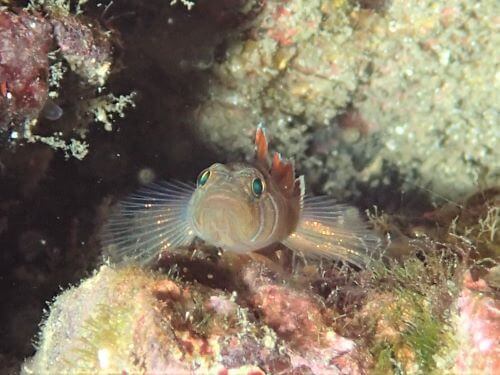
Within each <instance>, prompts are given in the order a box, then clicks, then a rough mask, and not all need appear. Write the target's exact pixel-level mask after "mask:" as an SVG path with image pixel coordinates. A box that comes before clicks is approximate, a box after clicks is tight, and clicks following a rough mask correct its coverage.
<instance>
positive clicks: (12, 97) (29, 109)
mask: <svg viewBox="0 0 500 375" xmlns="http://www.w3.org/2000/svg"><path fill="white" fill-rule="evenodd" d="M51 31H52V27H51V25H50V23H49V22H47V20H45V19H44V18H43V17H42V16H41V15H39V14H29V13H27V12H25V11H20V12H19V13H17V14H15V13H12V12H9V11H5V10H3V9H1V8H0V129H2V128H4V129H5V128H7V127H8V126H9V125H10V124H12V123H17V124H22V123H23V121H24V120H26V119H36V118H37V117H38V113H39V112H40V111H41V110H42V108H43V106H44V104H45V101H46V100H47V94H48V76H49V59H48V56H47V55H48V53H49V51H50V50H51V49H52V34H51Z"/></svg>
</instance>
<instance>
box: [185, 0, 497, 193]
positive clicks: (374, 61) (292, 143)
mask: <svg viewBox="0 0 500 375" xmlns="http://www.w3.org/2000/svg"><path fill="white" fill-rule="evenodd" d="M365 5H366V4H365ZM373 8H374V9H376V10H373V9H366V7H365V8H356V7H353V6H352V4H351V3H350V2H348V1H333V2H332V1H322V0H312V1H309V0H308V1H305V0H292V1H287V2H286V3H284V2H282V1H277V0H276V1H275V0H271V1H266V2H264V3H263V5H262V9H261V14H260V16H259V17H258V18H257V19H256V21H255V22H254V23H253V24H252V25H251V26H250V27H249V28H250V31H249V32H248V33H246V34H245V36H246V38H244V39H243V40H240V41H238V42H235V43H233V45H232V46H231V47H230V48H229V50H228V57H227V60H226V61H224V62H223V63H220V64H217V65H216V66H215V67H214V69H213V77H212V82H211V86H210V89H209V94H208V98H207V100H206V102H205V104H203V105H201V107H200V108H199V110H198V112H197V116H196V117H195V120H196V122H197V127H198V131H199V133H200V134H201V135H202V137H203V139H206V140H207V143H209V144H215V145H216V146H217V147H220V148H221V149H222V150H223V151H224V152H232V153H241V151H242V150H248V148H249V145H248V144H247V143H246V142H245V139H246V138H247V137H248V136H249V134H250V133H251V131H252V129H253V128H254V127H255V124H258V123H264V124H265V125H266V126H268V127H269V128H270V130H271V134H273V140H274V141H275V142H276V144H277V147H278V148H280V149H281V151H282V152H283V153H285V154H287V155H290V156H293V157H294V158H295V159H296V160H297V161H298V165H299V167H300V170H301V171H302V172H304V173H305V174H306V176H307V180H308V182H309V183H311V184H313V185H314V186H315V187H318V188H320V189H321V190H323V191H327V192H329V193H334V194H335V195H336V196H339V197H342V196H343V197H346V196H351V195H354V196H358V195H359V190H358V188H359V186H360V185H368V186H370V187H372V188H374V187H376V186H378V185H388V184H390V183H393V182H394V181H392V180H391V175H390V172H389V171H390V170H395V171H396V172H397V173H398V174H400V175H402V177H403V179H405V180H407V181H408V182H407V183H406V187H407V188H415V184H417V185H424V186H426V187H429V188H430V189H431V190H433V191H434V192H436V193H437V194H440V195H443V196H446V197H448V198H450V197H451V198H452V199H455V198H457V197H460V196H462V195H463V194H468V193H471V192H472V191H474V190H475V188H476V186H477V185H478V184H482V186H484V185H488V184H494V183H498V181H499V179H500V175H499V171H500V165H499V160H500V154H499V151H498V148H497V147H496V146H495V142H496V139H497V138H498V137H499V131H500V128H499V125H498V124H499V117H498V109H499V107H498V103H499V102H500V98H499V96H498V95H499V94H498V93H499V92H500V90H499V85H500V81H499V77H498V64H499V61H500V60H499V54H498V48H496V45H498V43H499V42H500V41H499V34H498V33H497V32H496V29H497V28H498V19H497V17H496V14H497V13H498V4H497V2H496V1H494V0H488V1H484V2H481V3H480V4H479V3H475V2H470V1H464V0H454V1H452V2H447V3H446V4H438V5H436V4H435V3H433V2H432V1H410V2H408V1H402V0H401V1H399V0H396V1H390V2H386V6H385V7H377V6H373ZM377 9H378V10H377ZM486 36H488V37H486Z"/></svg>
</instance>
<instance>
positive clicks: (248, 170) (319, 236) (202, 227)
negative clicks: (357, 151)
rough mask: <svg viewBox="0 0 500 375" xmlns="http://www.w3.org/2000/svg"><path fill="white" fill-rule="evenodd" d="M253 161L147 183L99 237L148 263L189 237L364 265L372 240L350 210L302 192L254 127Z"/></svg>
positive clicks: (124, 255)
mask: <svg viewBox="0 0 500 375" xmlns="http://www.w3.org/2000/svg"><path fill="white" fill-rule="evenodd" d="M255 150H256V151H255V160H254V162H253V163H252V164H245V163H233V164H225V165H224V164H219V163H216V164H213V165H212V166H210V167H209V168H207V169H205V170H204V171H203V172H202V173H200V175H199V177H198V180H197V186H196V187H194V186H191V185H189V184H186V183H181V182H173V183H171V182H168V183H165V182H163V183H157V184H152V185H150V186H148V187H146V188H144V189H142V190H140V191H139V192H137V193H135V194H133V195H132V196H130V197H129V198H127V199H125V200H124V201H122V202H120V203H119V204H118V205H117V207H116V210H115V211H114V212H113V213H112V215H111V217H110V218H109V220H108V222H107V224H106V225H105V227H104V231H103V235H102V243H103V247H104V249H105V251H106V252H107V253H108V254H109V255H110V256H111V258H112V259H114V260H115V261H117V262H125V261H136V262H139V263H148V262H150V261H152V260H153V259H155V258H157V257H158V256H159V255H160V254H161V253H162V252H164V251H168V250H169V249H173V248H177V247H182V246H187V245H189V244H190V243H191V242H192V241H193V239H194V238H195V237H199V238H201V239H202V240H204V241H206V242H207V243H209V244H211V245H213V246H217V247H220V248H222V249H223V250H225V251H233V252H237V253H248V252H251V251H256V250H260V249H263V248H267V247H269V246H271V245H273V244H278V243H282V244H284V245H285V246H287V247H289V248H290V249H292V250H295V251H300V252H302V253H303V254H305V255H316V256H318V255H319V256H322V257H327V258H337V259H341V260H345V261H348V262H351V263H353V264H357V265H359V266H364V265H366V264H367V263H369V262H370V261H371V259H372V254H373V253H374V251H375V250H376V249H377V246H378V244H379V239H378V237H377V236H376V235H374V234H373V233H372V232H371V231H370V230H369V229H367V228H366V225H365V223H364V222H363V221H362V220H361V219H360V217H359V214H358V212H357V210H356V209H354V208H352V207H349V206H347V205H342V204H338V203H336V202H335V201H334V200H332V199H331V198H329V197H325V196H320V197H304V179H303V177H302V176H301V177H298V178H296V177H295V172H294V168H293V165H292V163H291V162H290V161H287V160H284V159H282V158H281V156H280V155H279V154H274V156H273V158H272V161H269V156H268V143H267V139H266V136H265V133H264V130H263V129H262V128H261V127H259V128H258V129H257V133H256V138H255Z"/></svg>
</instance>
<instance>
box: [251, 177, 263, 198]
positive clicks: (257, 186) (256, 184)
mask: <svg viewBox="0 0 500 375" xmlns="http://www.w3.org/2000/svg"><path fill="white" fill-rule="evenodd" d="M263 192H264V182H263V181H262V179H260V178H254V179H253V181H252V193H253V195H255V196H256V197H257V198H259V197H260V196H261V195H262V193H263Z"/></svg>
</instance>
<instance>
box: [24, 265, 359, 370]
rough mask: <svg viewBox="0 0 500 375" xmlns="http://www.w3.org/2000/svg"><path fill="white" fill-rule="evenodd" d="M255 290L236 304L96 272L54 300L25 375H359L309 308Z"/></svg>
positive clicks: (315, 308) (297, 296)
mask: <svg viewBox="0 0 500 375" xmlns="http://www.w3.org/2000/svg"><path fill="white" fill-rule="evenodd" d="M250 267H252V266H250ZM254 271H255V270H250V271H248V270H247V271H243V273H247V275H248V274H253V273H254ZM263 281H264V279H258V280H254V281H252V284H254V285H253V287H255V288H256V290H255V292H254V291H253V288H251V291H250V292H249V293H248V295H240V296H238V295H237V294H234V293H233V294H228V293H224V292H222V291H220V290H216V289H210V288H207V287H203V286H201V285H200V284H197V283H194V284H191V283H189V284H186V283H182V282H178V281H175V280H173V279H171V278H168V277H165V276H161V275H159V274H156V275H154V274H151V273H147V272H144V271H141V270H139V269H133V268H131V269H125V270H118V271H115V270H113V269H111V268H109V267H106V266H104V267H102V268H101V269H100V270H99V272H98V273H97V274H96V275H95V276H93V277H92V278H90V279H88V280H86V281H84V282H83V283H82V284H81V285H80V286H78V287H75V288H73V289H70V290H68V291H66V292H64V293H63V294H62V295H61V296H59V297H58V298H57V299H56V300H55V302H54V303H53V304H52V307H51V312H50V315H49V317H48V319H47V320H46V321H45V323H44V325H43V329H42V334H41V336H40V341H39V348H38V351H37V354H36V355H35V356H34V357H33V359H31V360H29V361H27V362H26V363H25V365H24V366H23V373H24V374H30V373H46V372H52V373H81V372H91V373H193V372H194V373H197V374H198V373H199V374H207V373H214V374H227V373H229V374H230V373H233V372H234V373H238V374H261V373H262V374H263V373H264V372H265V373H290V372H292V373H295V372H294V371H296V372H297V373H311V372H312V373H325V372H327V373H329V374H337V373H338V374H340V373H343V374H355V373H359V371H360V367H359V366H360V364H358V363H357V362H356V361H355V359H354V357H352V355H353V353H354V352H355V344H354V343H353V342H352V341H350V340H347V339H344V338H342V337H340V336H338V335H337V334H335V332H333V331H332V330H331V329H329V328H328V327H327V326H326V325H325V321H324V320H323V316H322V314H321V312H320V306H319V305H318V303H317V302H316V301H314V300H313V299H311V298H310V297H308V296H306V295H305V294H303V293H298V292H296V291H294V290H293V289H289V288H286V287H279V286H272V284H266V285H264V284H263ZM268 289H274V291H273V292H272V293H268V292H269V290H268ZM247 299H250V300H251V301H252V303H253V304H254V308H253V309H249V308H248V307H245V305H246V302H248V301H247ZM291 304H293V307H292V305H291ZM311 314H312V315H311ZM259 317H260V318H259ZM306 321H307V322H309V323H307V324H308V325H310V324H313V327H310V328H311V329H312V331H311V330H310V332H309V333H308V334H305V335H303V329H304V327H302V326H301V324H302V323H304V322H306Z"/></svg>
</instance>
